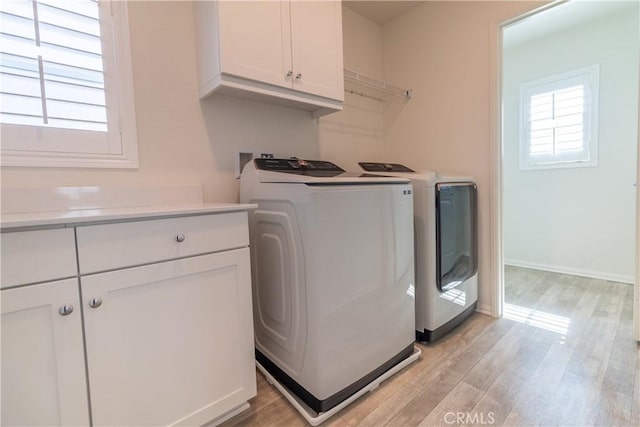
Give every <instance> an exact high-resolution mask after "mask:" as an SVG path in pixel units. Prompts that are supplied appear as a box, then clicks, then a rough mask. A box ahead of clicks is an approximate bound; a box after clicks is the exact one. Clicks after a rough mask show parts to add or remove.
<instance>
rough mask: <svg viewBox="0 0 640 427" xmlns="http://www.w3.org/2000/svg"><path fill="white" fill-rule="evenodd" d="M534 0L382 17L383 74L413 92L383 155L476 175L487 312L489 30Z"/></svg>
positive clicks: (445, 6)
mask: <svg viewBox="0 0 640 427" xmlns="http://www.w3.org/2000/svg"><path fill="white" fill-rule="evenodd" d="M541 4H542V3H539V2H499V1H497V2H487V1H470V2H447V1H440V2H438V1H429V2H424V3H423V4H421V5H419V6H416V7H415V8H412V9H411V10H410V12H409V13H406V14H404V15H402V16H400V17H398V18H396V19H394V20H393V21H391V22H389V23H388V24H385V25H384V26H383V29H382V33H383V58H384V73H383V76H384V79H385V80H387V81H390V82H391V83H393V84H395V85H398V86H401V87H406V88H409V89H413V90H414V92H413V99H411V101H410V102H409V103H408V104H407V106H406V107H405V109H404V110H403V111H402V113H401V114H400V115H399V116H398V118H397V119H396V121H395V122H394V124H393V126H392V127H391V128H390V129H389V131H388V132H387V133H386V135H385V138H384V147H385V157H386V160H387V161H397V162H401V163H406V164H407V165H409V166H411V167H413V168H415V169H430V170H437V171H440V172H442V173H447V174H463V175H471V176H474V177H475V178H476V179H477V181H478V191H479V304H478V305H479V309H480V310H482V311H485V312H490V311H491V303H492V294H491V290H492V288H493V285H492V284H491V283H490V267H491V262H492V260H491V259H490V249H491V248H490V237H491V234H490V233H491V221H490V208H491V205H490V192H491V182H490V176H491V170H490V164H491V126H492V122H491V118H490V111H489V108H490V105H491V102H492V99H493V97H494V93H493V92H492V90H491V88H492V84H493V82H494V79H495V76H494V75H492V74H491V70H490V68H491V51H492V50H491V49H492V48H491V43H492V40H491V31H492V29H495V28H497V26H498V25H499V24H500V23H501V22H503V21H505V20H507V19H509V18H513V17H516V16H519V15H520V14H522V13H524V12H526V11H529V10H532V9H534V8H535V7H537V6H540V5H541Z"/></svg>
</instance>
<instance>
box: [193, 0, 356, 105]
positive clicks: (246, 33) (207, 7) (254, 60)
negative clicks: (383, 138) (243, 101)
mask: <svg viewBox="0 0 640 427" xmlns="http://www.w3.org/2000/svg"><path fill="white" fill-rule="evenodd" d="M194 9H195V22H196V39H197V45H198V68H199V93H200V97H205V96H208V95H209V94H211V93H213V92H219V93H222V94H227V95H235V96H242V97H248V98H251V99H256V100H261V101H266V102H272V103H276V104H282V105H288V106H291V107H296V108H301V109H305V110H309V111H313V112H314V115H315V116H321V115H324V114H328V113H331V112H334V111H339V110H341V109H342V101H343V100H344V78H343V59H342V6H341V3H340V1H335V0H326V1H289V0H283V1H278V0H267V1H220V2H217V1H216V2H210V1H204V2H195V5H194Z"/></svg>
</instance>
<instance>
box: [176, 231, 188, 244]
mask: <svg viewBox="0 0 640 427" xmlns="http://www.w3.org/2000/svg"><path fill="white" fill-rule="evenodd" d="M184 239H186V237H185V235H184V234H182V233H178V235H177V236H176V242H178V243H182V242H184Z"/></svg>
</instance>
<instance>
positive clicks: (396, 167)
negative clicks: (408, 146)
mask: <svg viewBox="0 0 640 427" xmlns="http://www.w3.org/2000/svg"><path fill="white" fill-rule="evenodd" d="M358 164H359V165H360V167H361V168H362V169H364V170H365V171H367V172H415V171H414V170H412V169H409V168H408V167H406V166H405V165H401V164H399V163H375V162H360V163H358Z"/></svg>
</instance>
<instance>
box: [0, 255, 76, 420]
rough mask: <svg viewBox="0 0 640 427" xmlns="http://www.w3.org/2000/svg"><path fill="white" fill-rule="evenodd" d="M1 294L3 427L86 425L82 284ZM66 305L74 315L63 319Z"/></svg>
mask: <svg viewBox="0 0 640 427" xmlns="http://www.w3.org/2000/svg"><path fill="white" fill-rule="evenodd" d="M35 267H36V266H34V268H35ZM0 295H1V296H2V327H1V329H2V373H1V375H2V425H3V426H12V425H19V426H28V425H42V426H44V425H46V426H55V425H88V424H89V406H88V403H87V382H86V377H85V365H84V351H83V348H82V321H81V312H80V301H79V298H78V280H77V279H67V280H61V281H56V282H48V283H43V284H40V285H32V286H25V287H22V288H15V289H6V290H3V291H2V292H1V293H0ZM65 305H66V306H69V307H71V306H72V307H73V311H71V312H70V313H69V314H66V315H62V314H60V312H59V310H60V308H61V307H63V306H65Z"/></svg>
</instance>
